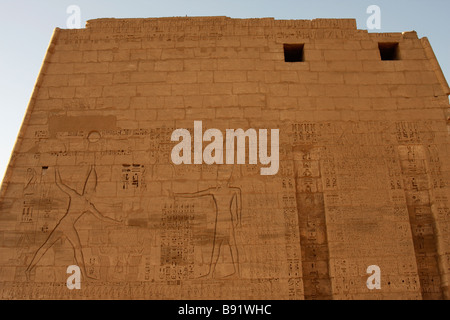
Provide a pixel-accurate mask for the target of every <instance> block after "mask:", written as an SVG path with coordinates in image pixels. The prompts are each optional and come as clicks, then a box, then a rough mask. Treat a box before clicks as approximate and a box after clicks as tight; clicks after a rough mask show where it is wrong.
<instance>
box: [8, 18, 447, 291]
mask: <svg viewBox="0 0 450 320" xmlns="http://www.w3.org/2000/svg"><path fill="white" fill-rule="evenodd" d="M380 42H383V43H391V42H396V43H398V44H399V50H400V60H395V61H381V59H380V52H379V47H378V43H380ZM283 44H303V45H304V46H303V50H304V52H303V55H304V56H303V58H304V61H302V62H293V63H289V62H285V61H284V52H283V48H284V46H283ZM448 93H449V89H448V85H447V83H446V82H445V79H444V77H443V75H442V72H441V71H440V68H439V65H438V63H437V61H436V59H435V57H434V54H433V52H432V50H431V47H430V45H429V43H428V41H427V40H426V38H424V39H418V38H417V35H416V34H415V33H414V32H407V33H403V34H402V33H389V34H376V33H371V34H369V33H367V32H366V31H363V30H357V29H356V24H355V21H354V20H333V19H325V20H323V19H318V20H312V21H309V20H289V21H283V20H274V19H249V20H245V19H244V20H241V19H230V18H226V17H202V18H159V19H98V20H92V21H89V22H88V24H87V27H86V29H80V30H60V29H56V30H55V33H54V35H53V38H52V40H51V44H50V46H49V49H48V53H47V55H46V58H45V61H44V64H43V67H42V70H41V73H40V76H39V79H38V81H37V85H36V88H35V90H34V93H33V96H32V98H31V102H30V105H29V108H28V110H27V114H26V117H25V120H24V123H23V126H22V128H21V131H20V134H19V137H18V140H17V143H16V146H15V148H14V151H13V154H12V157H11V161H10V164H9V167H8V170H7V173H6V176H5V178H4V180H3V185H2V189H1V199H0V297H1V299H45V298H50V299H105V298H107V299H129V298H132V299H422V298H423V299H448V298H449V275H450V255H449V254H450V232H449V228H450V224H449V221H450V220H449V219H450V211H449V207H450V205H449V200H450V199H449V198H450V192H449V191H450V161H449V159H450V144H449V132H450V131H449V130H450V129H449V128H450V126H449V123H448V117H449V114H448V112H449V111H448V110H449V105H448V97H447V95H448ZM196 120H197V121H202V122H203V127H204V129H205V130H206V129H210V128H218V129H219V130H222V131H224V130H226V129H227V128H234V129H237V128H242V129H243V130H247V129H249V128H253V129H256V130H258V129H279V130H280V136H279V139H280V145H279V152H280V159H279V161H280V162H279V166H280V167H279V171H278V173H277V174H276V175H274V176H262V175H261V174H260V168H261V165H259V164H257V165H250V164H234V165H218V164H213V165H207V164H190V165H185V164H181V165H175V164H173V163H172V161H171V157H170V154H171V150H172V148H173V147H174V145H175V144H176V143H175V142H172V141H171V134H172V132H173V131H174V130H176V129H179V128H184V129H187V130H189V131H190V132H192V130H193V125H194V121H196ZM247 163H248V162H247ZM70 265H77V266H79V267H80V270H81V273H82V279H81V289H80V290H76V289H75V290H69V289H68V288H67V287H66V280H67V277H68V276H69V274H67V273H66V270H67V267H68V266H70ZM371 265H376V266H379V267H380V270H381V289H374V290H370V289H369V288H368V287H367V286H366V281H367V279H368V277H369V276H370V275H369V274H367V273H366V270H367V268H368V267H369V266H371Z"/></svg>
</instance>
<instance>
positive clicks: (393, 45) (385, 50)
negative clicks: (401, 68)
mask: <svg viewBox="0 0 450 320" xmlns="http://www.w3.org/2000/svg"><path fill="white" fill-rule="evenodd" d="M378 49H379V50H380V56H381V60H400V50H399V48H398V42H380V43H378Z"/></svg>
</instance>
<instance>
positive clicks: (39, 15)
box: [0, 0, 450, 177]
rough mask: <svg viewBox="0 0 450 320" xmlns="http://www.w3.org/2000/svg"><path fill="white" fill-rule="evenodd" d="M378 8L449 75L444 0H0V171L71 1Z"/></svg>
mask: <svg viewBox="0 0 450 320" xmlns="http://www.w3.org/2000/svg"><path fill="white" fill-rule="evenodd" d="M372 4H375V5H378V6H379V7H380V8H381V18H382V24H381V30H378V31H377V32H402V31H410V30H416V31H417V32H418V34H419V36H420V37H424V36H426V37H428V38H429V40H430V42H431V45H432V46H433V49H434V51H435V53H436V56H437V58H438V60H439V62H440V64H441V67H442V69H443V70H444V73H445V75H446V77H447V79H450V59H449V58H450V42H449V35H450V23H449V22H448V19H449V12H450V1H449V0H428V1H425V0H395V1H393V0H389V1H387V0H369V1H367V0H340V1H336V0H314V1H313V0H308V1H303V0H270V1H268V0H227V1H215V0H194V1H188V0H156V1H155V0H145V1H144V0H128V1H124V0H95V1H94V0H79V1H77V0H69V1H66V0H40V1H36V0H0V36H1V41H0V114H1V116H0V176H1V177H3V173H4V170H5V168H6V165H7V163H8V161H9V157H10V153H11V151H12V149H13V146H14V142H15V140H16V137H17V134H18V132H19V128H20V125H21V122H22V119H23V116H24V114H25V110H26V107H27V104H28V101H29V99H30V97H31V92H32V90H33V87H34V83H35V81H36V78H37V75H38V72H39V69H40V66H41V63H42V60H43V57H44V55H45V51H46V49H47V46H48V43H49V41H50V37H51V35H52V32H53V29H54V28H55V27H61V28H65V27H66V20H67V18H68V14H67V13H66V9H67V7H68V6H69V5H78V6H79V7H80V8H81V19H82V25H83V26H84V23H85V21H86V20H89V19H95V18H106V17H114V18H148V17H173V16H186V15H188V16H228V17H232V18H262V17H274V18H276V19H314V18H355V19H356V20H357V23H358V28H359V29H366V28H367V27H366V20H367V18H368V16H369V15H368V14H367V13H366V9H367V7H368V6H369V5H372Z"/></svg>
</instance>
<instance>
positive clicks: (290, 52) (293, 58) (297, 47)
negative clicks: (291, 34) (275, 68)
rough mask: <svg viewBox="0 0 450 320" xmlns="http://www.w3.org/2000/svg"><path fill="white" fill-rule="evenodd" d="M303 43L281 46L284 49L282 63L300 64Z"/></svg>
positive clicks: (302, 59)
mask: <svg viewBox="0 0 450 320" xmlns="http://www.w3.org/2000/svg"><path fill="white" fill-rule="evenodd" d="M304 46H305V45H304V44H303V43H296V44H288V43H285V44H284V45H283V47H284V61H285V62H302V61H305V60H304V55H303V48H304Z"/></svg>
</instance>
